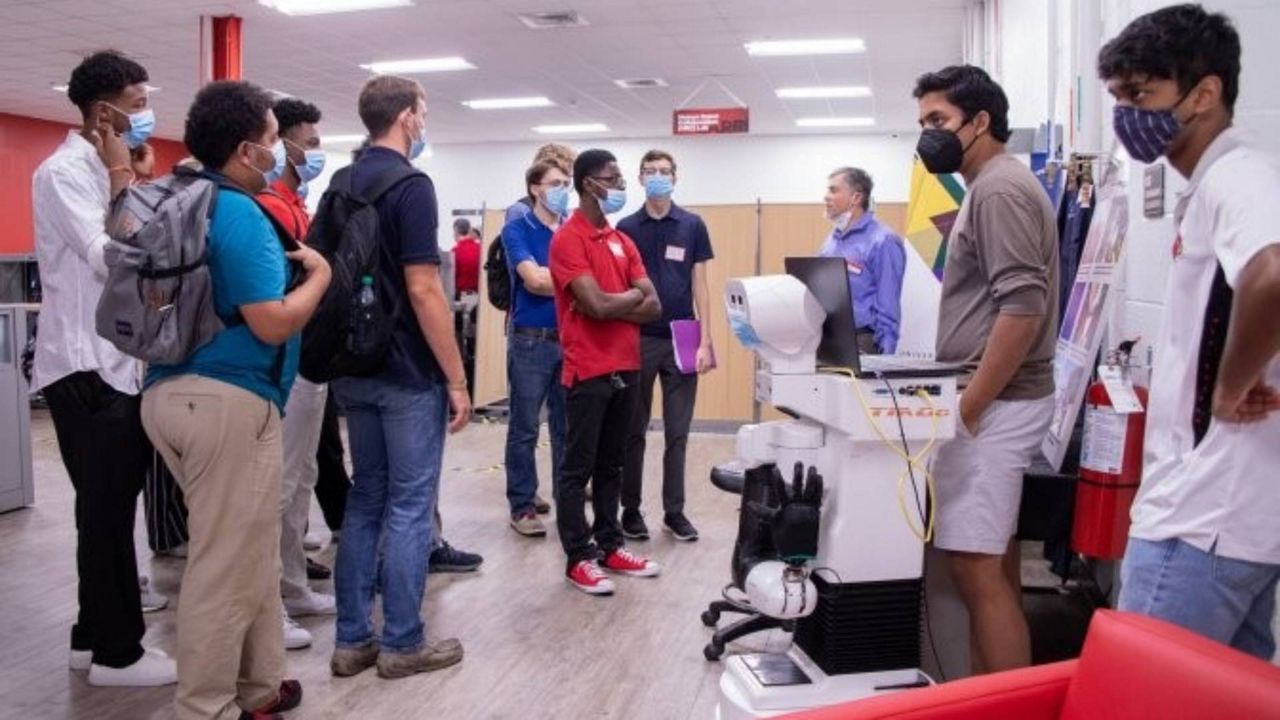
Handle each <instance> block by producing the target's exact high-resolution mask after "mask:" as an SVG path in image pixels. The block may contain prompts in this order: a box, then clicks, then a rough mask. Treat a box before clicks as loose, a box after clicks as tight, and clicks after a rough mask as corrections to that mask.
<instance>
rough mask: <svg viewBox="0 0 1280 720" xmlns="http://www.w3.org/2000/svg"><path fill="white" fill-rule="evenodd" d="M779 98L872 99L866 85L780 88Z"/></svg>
mask: <svg viewBox="0 0 1280 720" xmlns="http://www.w3.org/2000/svg"><path fill="white" fill-rule="evenodd" d="M777 94H778V97H780V98H784V99H798V98H864V97H871V88H869V87H867V86H866V85H829V86H824V87H786V88H778V90H777Z"/></svg>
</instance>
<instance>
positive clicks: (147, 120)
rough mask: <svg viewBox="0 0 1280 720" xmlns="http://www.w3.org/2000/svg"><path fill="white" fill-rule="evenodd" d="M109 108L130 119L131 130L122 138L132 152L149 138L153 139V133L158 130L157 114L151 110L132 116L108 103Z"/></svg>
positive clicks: (140, 111) (141, 111)
mask: <svg viewBox="0 0 1280 720" xmlns="http://www.w3.org/2000/svg"><path fill="white" fill-rule="evenodd" d="M107 107H109V108H111V109H112V110H115V111H116V112H118V113H120V114H121V115H124V116H125V117H128V118H129V129H128V130H127V131H126V132H125V133H124V135H123V136H122V137H123V138H124V144H125V145H127V146H129V149H130V150H132V149H134V148H136V147H138V146H139V145H141V144H142V143H144V142H146V141H147V138H150V137H151V133H152V131H154V130H155V129H156V113H155V111H154V110H152V109H151V108H147V109H145V110H139V111H138V112H136V113H133V114H130V113H127V112H125V111H123V110H121V109H120V108H118V107H116V106H115V105H112V104H110V103H107Z"/></svg>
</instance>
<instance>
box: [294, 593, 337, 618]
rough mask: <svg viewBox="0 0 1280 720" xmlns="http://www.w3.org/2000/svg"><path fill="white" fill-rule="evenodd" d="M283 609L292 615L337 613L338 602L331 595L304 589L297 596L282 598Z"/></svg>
mask: <svg viewBox="0 0 1280 720" xmlns="http://www.w3.org/2000/svg"><path fill="white" fill-rule="evenodd" d="M284 609H285V610H286V611H287V612H288V613H289V615H291V616H293V617H303V616H305V615H337V614H338V603H337V601H336V600H335V599H334V597H333V596H332V595H326V594H325V593H320V592H316V591H315V590H306V591H304V592H303V594H302V595H300V596H298V597H287V598H284Z"/></svg>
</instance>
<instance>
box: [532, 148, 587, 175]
mask: <svg viewBox="0 0 1280 720" xmlns="http://www.w3.org/2000/svg"><path fill="white" fill-rule="evenodd" d="M577 159H578V154H577V153H575V152H574V151H573V148H571V147H569V146H568V145H561V144H560V143H547V144H546V145H543V146H542V147H539V148H538V152H536V153H535V154H534V156H533V162H534V164H537V163H540V162H542V161H544V160H549V161H551V162H553V163H555V165H556V167H558V168H560V170H561V171H562V172H563V173H564V174H565V175H572V174H573V161H574V160H577Z"/></svg>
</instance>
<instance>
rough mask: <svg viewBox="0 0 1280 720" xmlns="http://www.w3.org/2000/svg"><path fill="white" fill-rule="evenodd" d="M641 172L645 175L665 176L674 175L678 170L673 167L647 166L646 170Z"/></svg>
mask: <svg viewBox="0 0 1280 720" xmlns="http://www.w3.org/2000/svg"><path fill="white" fill-rule="evenodd" d="M640 174H641V175H642V176H644V177H648V176H650V175H661V176H663V177H671V176H672V175H675V174H676V171H675V170H672V169H671V168H647V169H645V170H641V171H640Z"/></svg>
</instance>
